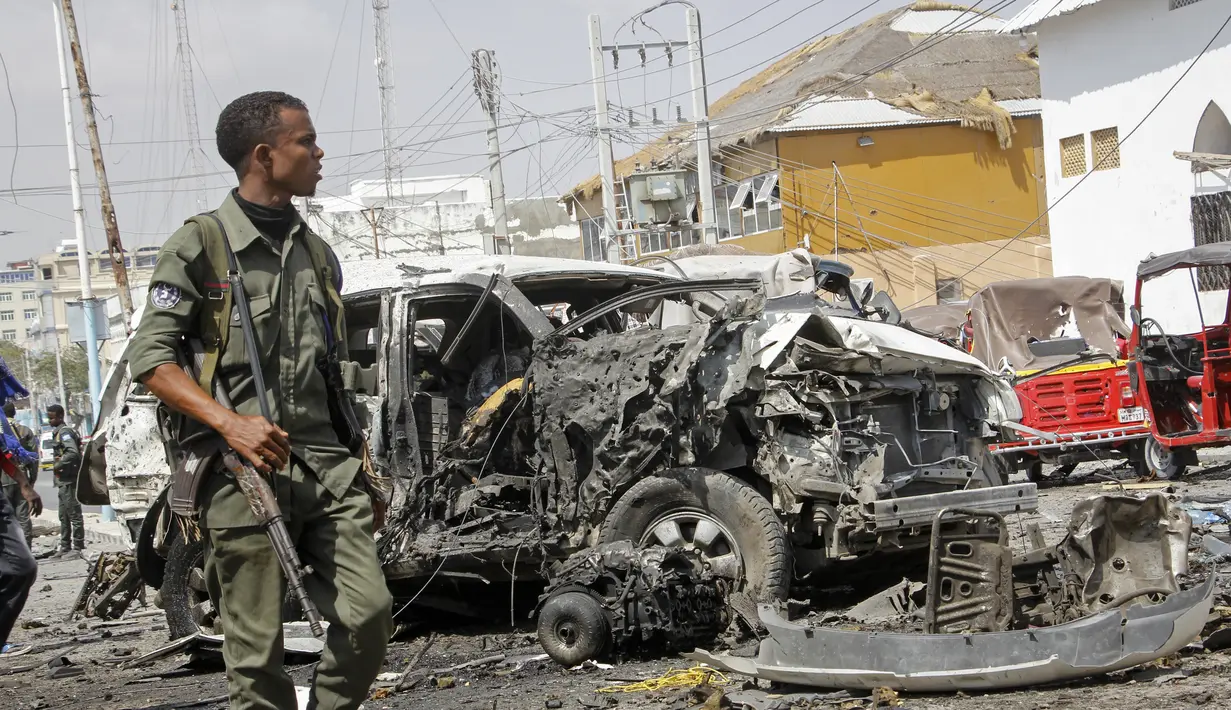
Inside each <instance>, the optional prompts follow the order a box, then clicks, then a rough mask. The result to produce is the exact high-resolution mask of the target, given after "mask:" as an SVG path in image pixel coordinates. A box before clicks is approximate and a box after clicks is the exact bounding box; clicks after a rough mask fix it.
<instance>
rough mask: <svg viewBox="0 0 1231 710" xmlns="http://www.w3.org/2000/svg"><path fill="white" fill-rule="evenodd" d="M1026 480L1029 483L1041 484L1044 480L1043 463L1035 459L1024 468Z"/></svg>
mask: <svg viewBox="0 0 1231 710" xmlns="http://www.w3.org/2000/svg"><path fill="white" fill-rule="evenodd" d="M1026 478H1028V479H1030V482H1031V483H1042V482H1043V478H1044V476H1043V462H1042V461H1039V460H1037V459H1036V460H1034V461H1032V462H1031V463H1030V465H1029V466H1028V467H1027V468H1026Z"/></svg>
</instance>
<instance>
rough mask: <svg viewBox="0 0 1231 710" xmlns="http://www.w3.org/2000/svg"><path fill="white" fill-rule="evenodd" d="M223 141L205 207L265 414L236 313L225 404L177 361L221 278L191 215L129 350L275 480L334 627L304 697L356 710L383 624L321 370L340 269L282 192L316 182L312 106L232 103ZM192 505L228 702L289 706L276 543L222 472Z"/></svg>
mask: <svg viewBox="0 0 1231 710" xmlns="http://www.w3.org/2000/svg"><path fill="white" fill-rule="evenodd" d="M217 142H218V152H219V153H220V154H221V156H222V158H223V160H225V161H226V162H227V164H228V165H230V166H231V167H232V168H234V169H235V173H236V175H237V176H238V178H239V187H238V189H236V190H233V191H232V192H231V194H230V195H229V196H228V197H227V198H226V199H225V200H223V202H222V205H221V206H220V207H219V208H218V209H217V210H216V212H215V213H214V214H216V216H217V217H218V219H219V220H220V222H221V225H222V227H223V228H224V230H225V234H226V238H228V239H229V240H230V244H231V246H232V247H233V249H234V252H235V255H236V257H237V258H238V262H239V268H240V270H241V271H242V273H243V276H244V286H245V291H246V292H247V295H248V301H249V304H250V306H251V311H252V320H253V325H254V333H255V336H256V337H255V340H256V341H257V343H256V344H257V349H258V351H259V358H260V360H261V370H262V374H263V377H264V380H265V383H266V388H267V392H266V394H267V396H268V398H269V402H270V406H271V409H272V413H273V419H274V423H270V422H269V421H267V420H266V419H264V418H263V417H261V416H260V410H259V405H258V400H257V399H256V398H255V396H254V388H253V377H252V375H251V370H250V368H249V366H248V365H249V360H248V357H247V354H246V352H245V341H244V336H243V333H242V329H241V324H240V322H239V320H238V312H236V313H235V314H233V315H232V316H230V317H229V318H227V319H226V320H225V321H223V322H224V323H229V325H230V332H229V333H228V334H227V339H226V341H225V345H223V346H222V347H221V348H220V349H221V352H220V353H218V356H217V362H216V368H217V369H216V375H215V378H217V379H216V380H215V381H216V382H220V384H221V386H222V387H223V388H224V389H225V390H226V391H227V392H228V394H229V396H230V398H231V400H232V402H233V404H234V406H235V411H231V410H228V409H226V408H224V407H222V406H221V405H220V404H218V402H216V401H215V400H214V399H213V398H212V397H211V396H209V395H207V394H206V392H205V391H203V390H202V388H201V386H199V385H198V383H197V382H196V381H194V380H193V379H192V378H191V377H189V376H188V375H187V374H185V372H184V370H183V369H181V367H179V366H178V365H177V364H176V363H177V359H178V353H177V348H178V347H179V345H180V341H181V338H182V337H184V336H186V335H190V334H196V333H200V332H201V327H200V326H201V319H202V315H201V314H202V308H203V307H206V304H208V303H209V302H210V301H211V300H215V299H219V298H221V297H222V289H225V288H226V287H227V284H226V283H225V281H226V279H225V278H221V279H220V278H219V273H222V274H225V264H224V265H223V267H224V268H222V269H219V268H218V267H217V265H215V264H213V263H212V262H211V261H210V259H209V258H208V250H207V249H206V246H205V240H206V236H205V235H204V234H203V229H202V228H201V227H200V226H199V224H198V223H197V222H192V221H190V222H187V223H185V226H184V227H183V228H181V229H180V230H179V231H177V232H176V233H175V234H173V235H172V236H171V238H170V239H169V240H168V241H167V243H166V245H164V246H163V248H162V250H161V252H160V253H159V255H158V261H157V265H156V266H155V267H154V273H153V275H152V277H151V279H150V289H149V296H148V304H147V306H146V309H145V312H144V314H143V316H142V319H141V322H140V325H139V326H138V328H137V331H136V333H135V334H134V335H133V340H132V343H131V344H130V345H129V370H130V372H131V374H132V376H133V377H134V379H137V380H140V381H142V382H144V383H145V385H146V386H147V387H148V388H149V390H150V391H151V392H152V393H154V394H155V395H156V396H157V397H158V398H159V399H161V400H162V401H163V402H164V403H165V404H166V405H167V406H169V407H170V408H171V409H173V410H175V411H177V412H180V413H182V414H184V415H187V417H189V418H190V419H191V420H194V421H195V422H199V423H200V424H203V425H205V426H207V427H209V428H211V429H213V430H214V431H216V432H217V433H218V434H220V435H221V436H222V437H223V438H224V439H225V440H226V442H227V443H228V444H229V445H230V446H231V447H232V448H233V449H234V450H235V451H236V452H237V453H238V454H239V455H240V456H242V457H244V458H246V459H247V460H248V461H250V462H251V463H252V464H253V465H254V466H255V467H256V468H257V470H258V471H260V472H262V473H264V474H266V475H267V476H268V477H269V479H270V483H271V486H272V488H273V489H274V491H275V493H276V495H277V497H278V502H279V504H280V505H281V507H282V512H283V515H284V519H285V521H286V525H287V529H288V531H289V532H290V535H291V537H292V539H293V540H294V541H295V544H296V549H297V550H298V553H299V556H300V559H301V560H302V561H303V562H304V564H307V565H311V566H312V567H313V568H314V570H315V571H314V572H313V573H312V574H311V575H309V576H307V577H306V578H305V585H306V587H307V590H308V593H309V595H310V596H311V597H312V599H313V601H315V603H316V605H317V606H318V607H319V608H320V611H321V613H322V615H323V616H324V617H325V619H326V620H327V621H328V622H329V623H330V626H329V630H328V632H327V636H326V640H325V651H324V653H323V654H322V655H321V660H320V663H319V664H318V665H317V667H316V675H315V678H314V679H313V688H312V692H311V695H310V699H309V707H317V708H356V707H358V706H359V704H360V702H361V701H362V700H363V699H364V698H365V697H366V695H367V692H368V688H369V686H370V685H371V683H372V681H373V680H374V679H375V677H376V674H377V673H378V672H379V671H380V668H381V665H382V663H383V660H384V654H385V647H386V645H387V643H388V639H389V635H390V633H391V632H392V626H393V621H392V615H391V598H390V595H389V591H388V589H387V588H386V586H385V582H384V575H383V574H382V572H381V568H380V562H379V560H378V558H377V555H376V546H375V542H374V540H373V513H372V502H371V500H370V498H369V496H368V493H367V490H366V489H365V487H364V485H363V481H362V478H361V474H360V466H361V463H360V461H359V459H357V458H356V457H355V456H354V455H352V453H351V452H350V451H349V450H348V449H347V448H346V446H344V445H343V444H342V443H341V442H340V438H339V435H338V434H337V432H336V430H335V428H334V424H333V422H332V420H331V417H330V415H329V407H328V406H327V401H328V400H327V397H328V396H329V391H328V390H327V388H326V384H325V380H324V376H323V375H322V373H321V370H320V369H319V368H318V367H317V362H318V359H319V358H321V356H322V355H324V354H325V352H326V346H327V343H330V342H332V343H334V346H335V347H336V348H338V351H339V356H340V357H341V358H343V359H345V358H346V339H345V337H342V336H339V337H337V338H336V339H335V338H334V337H333V334H334V333H338V332H341V333H344V332H345V331H344V330H342V328H341V327H339V325H341V322H340V321H341V316H340V314H339V315H337V316H336V317H337V320H335V321H334V322H333V323H330V313H329V308H328V307H327V303H329V302H330V298H331V296H336V293H337V292H338V291H340V290H341V269H340V268H339V267H338V264H337V260H336V257H335V256H334V255H333V252H332V250H330V249H329V248H328V246H327V245H325V244H324V242H323V241H322V240H321V239H320V237H318V236H317V235H315V234H313V233H312V232H310V231H309V230H308V229H307V225H306V224H304V222H303V221H302V220H301V219H300V216H299V214H298V213H297V212H296V211H295V209H294V207H293V206H292V205H291V198H292V197H294V196H310V195H312V194H314V193H315V192H316V184H317V182H319V181H320V179H321V174H320V170H321V158H322V157H323V155H324V153H323V151H321V149H320V148H319V147H318V146H317V145H316V130H315V129H314V128H313V126H312V121H311V119H310V118H309V115H308V111H307V107H306V106H304V104H303V102H301V101H300V100H299V99H296V98H294V97H292V96H288V95H287V94H283V93H281V92H258V93H254V94H248V95H246V96H242V97H240V98H238V99H236V100H235V101H233V102H232V103H231V104H229V105H228V106H227V107H226V108H225V109H223V111H222V113H221V115H220V116H219V118H218V126H217ZM313 249H316V250H317V251H316V252H315V253H316V254H320V253H322V251H321V250H322V249H323V251H324V252H326V253H327V261H328V264H327V265H325V266H324V267H323V268H319V267H318V266H314V257H313V254H314V252H313ZM329 287H332V289H333V292H332V294H331V293H328V292H327V291H329ZM233 297H234V298H239V297H240V295H239V294H233ZM207 346H208V344H207ZM199 500H200V526H201V529H202V532H203V535H204V537H205V543H206V584H207V586H208V589H209V592H210V597H211V598H212V599H213V600H214V601H215V605H216V607H217V609H218V613H219V618H220V620H221V622H222V627H223V631H224V633H225V635H226V641H225V643H224V644H223V657H224V659H225V661H226V665H227V677H228V686H229V692H230V700H231V708H232V709H236V708H277V709H279V710H283V709H285V708H294V707H295V706H296V698H295V690H294V686H293V684H292V682H291V679H290V677H289V676H288V675H287V674H286V673H285V672H284V671H283V668H282V661H283V648H282V626H281V614H282V606H283V599H284V597H285V595H286V589H287V586H286V580H285V579H284V577H283V574H282V570H281V569H280V568H279V566H278V561H277V558H276V557H275V554H274V550H273V547H272V545H271V544H270V542H269V539H268V537H267V536H266V534H265V532H264V531H263V530H262V529H261V528H259V527H257V526H256V519H255V517H254V516H253V514H252V512H251V511H250V509H249V507H248V504H247V501H246V500H245V498H244V496H243V495H242V493H241V492H240V490H239V489H238V488H237V486H236V484H235V481H234V479H233V478H232V477H231V476H230V475H228V474H226V473H224V472H223V471H222V470H219V471H215V472H212V473H211V474H210V475H209V477H208V478H207V479H206V481H205V483H204V484H203V487H202V491H201V495H200V499H199Z"/></svg>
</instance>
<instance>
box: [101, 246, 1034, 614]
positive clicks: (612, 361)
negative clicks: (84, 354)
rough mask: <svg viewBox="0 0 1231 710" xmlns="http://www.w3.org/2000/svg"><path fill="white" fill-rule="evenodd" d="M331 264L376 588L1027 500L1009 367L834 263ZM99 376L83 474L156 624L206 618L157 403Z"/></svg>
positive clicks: (703, 560)
mask: <svg viewBox="0 0 1231 710" xmlns="http://www.w3.org/2000/svg"><path fill="white" fill-rule="evenodd" d="M344 268H359V269H362V273H363V279H362V280H361V279H358V278H354V277H352V276H351V272H348V273H347V279H346V288H347V291H346V293H345V294H344V296H343V300H344V304H345V307H346V319H347V327H348V333H347V337H348V338H349V343H350V356H351V359H352V361H353V362H352V363H351V364H350V365H349V366H348V367H347V368H346V373H345V374H346V379H347V384H348V387H350V388H353V391H354V392H355V394H356V397H357V400H358V401H359V403H360V404H362V405H363V406H362V407H361V409H363V410H364V411H365V412H366V413H367V415H368V418H369V422H368V436H369V445H370V448H371V451H372V455H373V459H374V462H375V464H376V466H377V468H378V469H379V470H380V472H381V473H383V474H385V475H388V476H389V477H390V479H391V480H392V483H393V497H392V501H391V505H390V512H389V516H388V519H387V521H386V525H385V527H384V529H383V530H382V531H381V532H380V533H379V539H378V550H379V553H380V555H381V560H382V563H383V566H384V571H385V574H386V577H387V579H388V581H389V584H390V587H391V589H393V590H394V595H395V598H396V599H399V600H405V601H404V603H403V602H399V603H398V606H397V607H395V610H396V609H398V608H405V607H406V606H409V604H410V603H411V602H414V603H416V604H418V605H423V606H427V607H430V608H436V609H440V610H443V611H449V612H457V613H481V608H482V606H483V605H469V604H467V603H466V602H465V599H466V595H465V594H464V593H461V591H460V590H461V589H462V588H463V587H465V586H466V585H473V584H476V583H477V584H480V585H484V584H489V583H493V582H504V583H512V582H515V581H520V582H533V581H536V580H537V581H538V583H539V584H540V585H541V584H542V582H543V581H551V572H550V569H549V568H550V567H551V566H552V565H553V563H556V562H560V561H562V560H566V559H569V558H570V556H573V555H576V554H578V553H583V552H584V551H586V550H588V549H591V548H597V547H599V546H602V545H607V544H611V543H617V542H620V541H632V542H633V543H635V544H636V545H638V546H639V547H645V546H654V545H660V546H663V547H667V548H678V549H683V550H687V551H689V552H690V553H693V554H695V555H696V557H698V558H699V561H700V564H701V565H702V567H703V570H704V571H705V572H706V573H707V574H709V575H712V576H714V577H720V578H722V579H724V580H725V582H724V585H725V587H726V588H728V589H730V590H731V591H733V592H737V593H742V594H746V595H747V596H748V597H749V598H750V599H753V600H765V599H780V598H784V597H785V595H786V594H787V591H788V589H789V588H790V587H791V585H792V584H795V583H804V584H807V583H809V580H815V579H816V578H817V576H818V575H820V574H822V570H825V569H828V568H829V566H831V565H833V564H835V563H839V562H841V561H844V560H851V559H856V558H866V557H868V556H870V555H875V554H878V553H891V552H894V551H899V550H909V549H917V548H920V547H923V546H925V545H926V544H927V541H928V530H929V525H930V521H931V519H932V517H933V516H934V515H935V514H936V512H937V511H939V510H942V509H944V508H946V507H952V506H964V507H976V508H979V509H981V510H990V511H995V512H1000V513H1011V512H1017V511H1026V510H1032V509H1033V508H1034V506H1035V505H1036V498H1037V492H1036V490H1035V487H1034V485H1033V484H1018V485H1005V484H1006V478H1005V471H1004V470H1003V469H1002V467H1001V466H1000V465H999V463H998V461H997V459H996V458H995V457H992V456H989V455H988V445H989V443H990V442H992V441H994V440H995V439H996V438H997V437H998V436H999V435H1000V432H1001V430H1002V428H1003V426H1004V425H1005V424H1006V423H1010V422H1013V421H1015V420H1016V419H1017V418H1019V417H1020V411H1019V410H1018V407H1017V399H1016V396H1015V395H1014V394H1013V392H1012V390H1011V389H1010V388H1008V387H1007V386H1006V385H1005V384H1004V383H1003V381H1002V380H1000V379H999V378H998V377H996V376H995V375H994V374H993V373H991V372H990V371H989V370H988V369H987V368H986V367H985V366H984V365H982V364H981V363H980V362H978V361H977V360H975V359H973V358H971V357H970V356H968V355H965V354H963V353H960V352H957V351H954V350H953V349H951V348H947V347H945V346H944V345H942V344H940V343H937V342H934V341H931V340H929V339H927V338H926V337H923V336H920V335H917V334H914V333H911V332H909V331H907V330H905V329H903V328H900V327H897V326H894V325H891V324H889V323H885V322H878V321H876V320H874V319H869V318H868V317H867V313H866V310H867V309H865V308H864V305H866V301H867V299H863V298H861V297H857V296H855V295H854V293H853V292H852V290H851V284H850V273H849V271H844V270H843V269H844V268H845V267H842V265H840V264H839V265H836V266H835V267H833V268H832V269H831V270H830V272H829V273H827V275H825V277H824V283H823V284H822V285H823V287H824V289H826V290H827V292H828V293H830V294H831V295H841V296H842V298H841V299H839V300H843V301H844V303H845V305H843V304H840V303H838V301H827V300H825V299H823V298H821V297H819V296H817V295H816V294H814V293H811V292H808V293H802V294H796V295H793V296H787V297H783V298H775V299H768V300H767V299H765V298H764V295H763V293H762V289H761V288H760V285H759V283H758V282H756V281H753V280H738V279H706V280H684V279H681V278H679V277H678V276H676V275H672V274H665V273H660V272H655V271H650V270H646V269H638V268H633V267H624V266H619V265H611V264H603V263H593V262H582V261H572V260H559V259H531V258H525V257H505V258H490V257H486V258H481V257H467V258H466V259H464V260H463V259H446V258H440V259H424V260H422V261H420V262H419V263H417V264H416V266H414V267H408V266H405V265H401V266H399V265H397V264H395V263H393V262H391V261H388V260H381V261H377V262H362V263H361V264H359V265H352V264H347V265H344ZM850 303H860V304H861V305H860V306H858V307H852V306H850V305H849V304H850ZM856 308H857V309H858V310H856ZM681 315H687V318H680V317H679V316H681ZM106 394H107V397H108V400H107V402H106V403H105V407H106V411H105V418H104V420H103V423H102V424H101V425H100V432H101V435H100V436H99V437H97V438H96V442H99V443H98V444H96V445H95V446H94V447H92V448H91V449H90V450H89V451H88V452H87V460H88V461H87V469H86V470H88V472H89V475H88V476H82V479H83V480H84V481H85V482H84V483H82V484H80V488H81V490H80V491H79V496H80V497H82V499H83V500H97V501H110V504H111V505H112V506H113V507H115V508H116V511H117V514H118V515H119V516H120V517H121V519H122V520H124V521H125V523H126V524H127V525H128V527H129V529H130V530H131V531H132V533H133V536H134V542H135V545H136V548H137V549H136V558H137V563H138V567H139V568H140V571H141V574H142V578H143V579H144V580H145V581H146V582H147V583H148V584H150V585H152V586H155V587H158V588H160V589H161V594H160V597H161V603H162V605H163V606H164V607H165V608H166V610H167V614H168V619H169V621H170V627H171V630H172V633H173V634H174V635H181V634H184V633H191V632H192V631H194V630H195V629H196V628H197V627H198V626H205V627H208V626H211V625H212V624H213V623H214V622H215V621H216V617H215V616H214V614H213V611H212V606H211V605H210V602H209V599H208V596H207V595H206V594H205V590H204V585H203V584H201V582H202V580H203V578H202V574H201V571H200V564H201V557H202V552H201V545H200V543H199V542H194V541H192V540H188V539H186V538H185V537H184V536H183V535H182V533H181V531H180V529H179V526H178V525H176V524H175V523H174V522H173V521H172V519H171V514H170V512H169V510H168V508H167V506H166V494H165V491H164V488H165V486H166V482H167V478H168V467H167V464H166V457H167V452H166V447H165V446H164V444H163V441H162V438H161V435H160V434H159V428H158V421H157V415H156V407H155V406H154V405H153V402H152V401H151V400H150V398H149V396H148V394H146V393H145V392H144V390H143V388H142V387H141V386H140V385H139V384H133V383H130V382H128V381H127V379H126V376H125V375H124V373H123V370H122V369H120V370H113V372H112V375H111V378H110V379H109V382H108V385H107V388H106ZM967 524H969V522H968V521H966V520H964V519H960V518H958V519H954V520H952V521H951V522H950V523H949V524H948V527H955V528H961V527H963V526H965V525H967ZM540 588H541V586H540ZM707 598H708V597H707ZM567 626H568V625H567V624H563V625H561V628H565V627H567ZM666 631H667V632H668V633H667V634H666V635H667V636H671V635H672V633H671V630H670V629H666ZM677 636H678V634H677Z"/></svg>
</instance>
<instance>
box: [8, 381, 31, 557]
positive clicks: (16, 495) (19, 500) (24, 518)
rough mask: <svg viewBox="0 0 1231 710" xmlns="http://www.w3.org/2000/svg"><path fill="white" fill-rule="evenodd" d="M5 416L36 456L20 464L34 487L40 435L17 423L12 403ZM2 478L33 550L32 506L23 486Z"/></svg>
mask: <svg viewBox="0 0 1231 710" xmlns="http://www.w3.org/2000/svg"><path fill="white" fill-rule="evenodd" d="M4 416H6V417H8V420H9V424H10V425H12V427H13V433H14V434H15V435H16V436H17V441H18V443H20V444H21V448H23V449H25V450H26V451H29V452H30V453H32V454H34V455H35V456H34V459H33V460H32V461H27V462H25V463H22V464H20V465H21V470H22V472H23V473H25V474H26V480H27V481H29V482H30V485H31V486H33V485H34V483H35V481H36V479H37V478H38V434H36V433H34V430H33V429H31V428H30V427H28V426H26V425H24V424H18V423H17V419H16V417H17V407H16V406H14V404H13V403H12V402H5V403H4ZM0 478H2V479H4V497H5V498H8V499H9V504H10V505H12V506H13V510H14V511H16V514H17V524H18V525H19V526H21V532H22V534H24V535H25V536H26V546H27V547H31V548H33V547H34V526H33V524H32V523H31V522H30V504H29V503H27V502H26V498H25V496H23V495H22V494H21V486H19V485H17V481H14V480H13V479H12V478H10V477H9V476H0Z"/></svg>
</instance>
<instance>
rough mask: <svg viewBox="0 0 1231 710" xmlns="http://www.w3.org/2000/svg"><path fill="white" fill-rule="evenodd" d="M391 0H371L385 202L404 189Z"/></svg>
mask: <svg viewBox="0 0 1231 710" xmlns="http://www.w3.org/2000/svg"><path fill="white" fill-rule="evenodd" d="M388 10H389V0H372V22H373V24H374V26H375V30H376V31H375V35H376V84H377V86H378V87H380V128H381V138H382V141H383V143H384V153H385V197H386V199H387V202H386V203H385V204H386V205H392V204H393V197H394V195H395V194H397V195H398V196H401V192H402V164H401V160H400V158H399V156H398V150H397V147H396V146H395V145H394V142H395V141H396V140H397V137H396V136H395V135H394V133H393V130H394V129H393V127H394V126H395V125H396V124H397V100H396V99H395V97H394V92H393V53H392V50H391V48H390V43H389V16H388Z"/></svg>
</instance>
